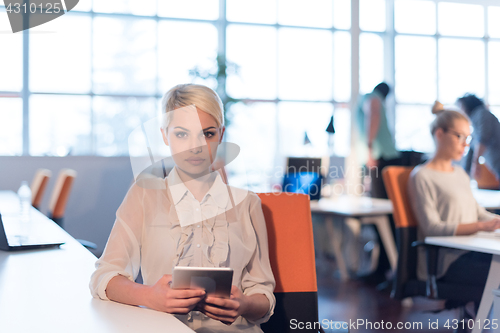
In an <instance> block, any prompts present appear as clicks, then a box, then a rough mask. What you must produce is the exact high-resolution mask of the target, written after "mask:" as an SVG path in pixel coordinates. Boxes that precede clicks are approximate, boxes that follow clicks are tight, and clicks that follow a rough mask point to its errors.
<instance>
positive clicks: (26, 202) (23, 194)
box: [17, 181, 31, 222]
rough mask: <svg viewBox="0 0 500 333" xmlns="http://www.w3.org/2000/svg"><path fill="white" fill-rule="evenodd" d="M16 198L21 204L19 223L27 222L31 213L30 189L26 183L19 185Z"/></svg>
mask: <svg viewBox="0 0 500 333" xmlns="http://www.w3.org/2000/svg"><path fill="white" fill-rule="evenodd" d="M17 196H18V197H19V202H20V204H21V214H20V215H21V221H23V222H27V221H29V220H30V211H31V189H30V187H29V186H28V182H27V181H23V182H22V183H21V187H20V188H19V190H18V191H17Z"/></svg>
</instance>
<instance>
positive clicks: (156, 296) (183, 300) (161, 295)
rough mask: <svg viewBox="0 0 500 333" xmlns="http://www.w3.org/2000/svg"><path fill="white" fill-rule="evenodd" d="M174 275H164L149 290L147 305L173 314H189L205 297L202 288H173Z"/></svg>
mask: <svg viewBox="0 0 500 333" xmlns="http://www.w3.org/2000/svg"><path fill="white" fill-rule="evenodd" d="M171 282H172V275H163V276H162V277H161V278H160V279H159V280H158V282H156V283H155V284H154V285H153V286H150V287H149V288H148V291H147V295H146V300H147V302H146V303H147V304H145V305H146V306H147V307H149V308H151V309H154V310H158V311H163V312H168V313H172V314H187V313H189V312H190V311H192V310H193V309H194V307H195V306H196V305H197V304H198V303H199V302H200V301H201V300H202V299H203V298H204V297H205V291H204V290H201V289H172V288H171V287H170V283H171Z"/></svg>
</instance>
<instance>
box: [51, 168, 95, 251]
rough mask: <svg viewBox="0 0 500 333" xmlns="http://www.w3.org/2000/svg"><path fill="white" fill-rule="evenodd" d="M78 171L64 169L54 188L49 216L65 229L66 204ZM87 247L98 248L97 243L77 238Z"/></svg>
mask: <svg viewBox="0 0 500 333" xmlns="http://www.w3.org/2000/svg"><path fill="white" fill-rule="evenodd" d="M76 174H77V173H76V171H75V170H73V169H62V170H61V171H60V172H59V175H58V176H57V180H56V184H55V185H54V189H53V190H52V196H51V198H50V202H49V213H48V214H47V216H48V217H49V218H50V219H51V220H53V221H54V222H55V223H57V224H58V225H59V226H60V227H61V228H63V229H64V223H63V220H64V213H65V211H66V204H67V203H68V198H69V195H70V193H71V189H72V187H73V181H74V180H75V178H76ZM77 241H79V242H80V244H82V245H83V246H85V247H86V248H87V249H94V250H95V249H97V245H96V244H94V243H92V242H89V241H86V240H83V239H77Z"/></svg>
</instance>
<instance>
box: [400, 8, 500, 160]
mask: <svg viewBox="0 0 500 333" xmlns="http://www.w3.org/2000/svg"><path fill="white" fill-rule="evenodd" d="M492 4H494V2H491V1H470V3H466V2H464V1H461V2H460V3H458V2H457V3H454V2H450V1H430V0H394V23H395V24H394V28H395V38H394V53H395V86H396V94H395V97H396V108H395V110H396V114H395V116H396V117H395V118H396V126H395V136H396V143H397V146H398V148H399V149H414V150H419V151H424V152H430V151H432V150H433V149H434V145H433V142H432V138H431V136H430V133H429V125H430V123H431V122H432V120H433V119H434V117H433V115H432V114H431V112H430V109H431V106H432V104H433V103H434V101H435V100H436V99H437V100H439V101H441V102H442V103H444V104H445V105H450V106H451V107H453V104H454V103H455V101H456V100H457V98H458V97H461V96H462V95H464V94H465V93H468V92H469V93H474V94H476V95H477V96H478V97H480V98H484V99H485V101H486V102H487V103H489V104H490V106H491V110H492V112H493V113H495V114H497V116H498V115H499V114H498V109H499V106H500V98H499V97H498V96H500V81H499V79H498V78H499V77H500V67H499V65H498V59H500V58H499V57H500V48H499V45H500V44H499V43H500V40H499V39H496V38H499V37H500V26H499V24H498V22H499V19H500V7H496V6H492ZM485 27H486V28H485Z"/></svg>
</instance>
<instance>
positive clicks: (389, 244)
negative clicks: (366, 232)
mask: <svg viewBox="0 0 500 333" xmlns="http://www.w3.org/2000/svg"><path fill="white" fill-rule="evenodd" d="M361 223H363V224H372V223H373V224H375V226H376V227H377V229H378V233H379V235H380V239H381V240H382V244H383V245H384V248H385V252H386V253H387V257H388V258H389V263H390V265H391V269H392V272H393V273H394V272H396V267H397V264H398V251H397V250H396V242H395V241H394V236H393V235H392V231H391V225H390V222H389V217H387V215H384V216H376V217H363V218H362V219H361Z"/></svg>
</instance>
